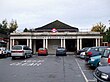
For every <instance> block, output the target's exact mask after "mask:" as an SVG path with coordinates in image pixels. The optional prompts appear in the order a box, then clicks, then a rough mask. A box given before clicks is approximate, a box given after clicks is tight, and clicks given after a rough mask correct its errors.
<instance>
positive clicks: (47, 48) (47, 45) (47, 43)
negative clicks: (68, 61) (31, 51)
mask: <svg viewBox="0 0 110 82" xmlns="http://www.w3.org/2000/svg"><path fill="white" fill-rule="evenodd" d="M46 48H47V49H48V39H46Z"/></svg>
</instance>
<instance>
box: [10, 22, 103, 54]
mask: <svg viewBox="0 0 110 82" xmlns="http://www.w3.org/2000/svg"><path fill="white" fill-rule="evenodd" d="M102 38H103V36H102V35H101V34H100V32H79V30H78V28H76V27H71V26H69V25H67V24H65V23H62V22H60V21H58V20H56V21H54V22H52V23H49V24H47V25H45V26H42V27H39V28H36V29H34V30H33V31H31V32H15V33H11V35H10V49H11V47H12V46H14V45H16V44H18V45H27V46H29V47H30V48H31V49H32V50H33V52H34V53H36V52H37V50H38V49H39V48H41V47H44V48H47V49H48V52H49V53H50V54H55V50H56V49H57V47H59V46H61V47H64V48H66V49H67V52H74V51H76V50H79V49H82V48H83V47H92V46H100V43H101V39H102Z"/></svg>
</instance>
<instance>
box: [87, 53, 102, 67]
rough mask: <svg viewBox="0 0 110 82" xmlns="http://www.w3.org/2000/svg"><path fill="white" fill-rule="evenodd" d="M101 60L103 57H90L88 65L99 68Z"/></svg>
mask: <svg viewBox="0 0 110 82" xmlns="http://www.w3.org/2000/svg"><path fill="white" fill-rule="evenodd" d="M100 59H101V55H96V56H92V57H90V59H89V60H88V62H87V63H88V64H89V65H90V66H92V67H95V68H96V67H98V66H99V62H100Z"/></svg>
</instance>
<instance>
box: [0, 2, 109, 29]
mask: <svg viewBox="0 0 110 82" xmlns="http://www.w3.org/2000/svg"><path fill="white" fill-rule="evenodd" d="M0 3H1V7H0V21H2V20H3V19H4V18H6V19H8V20H11V19H16V20H17V21H18V25H19V29H24V28H25V27H27V28H33V27H40V26H43V25H45V24H47V23H49V22H52V21H54V20H61V21H62V22H64V23H67V24H70V25H72V26H76V27H78V28H80V29H88V28H91V26H92V25H93V24H95V23H97V22H102V23H106V24H107V23H108V20H110V9H109V8H110V6H109V3H110V0H9V1H7V0H1V1H0Z"/></svg>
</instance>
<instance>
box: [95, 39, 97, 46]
mask: <svg viewBox="0 0 110 82" xmlns="http://www.w3.org/2000/svg"><path fill="white" fill-rule="evenodd" d="M95 43H96V47H97V38H96V42H95Z"/></svg>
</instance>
